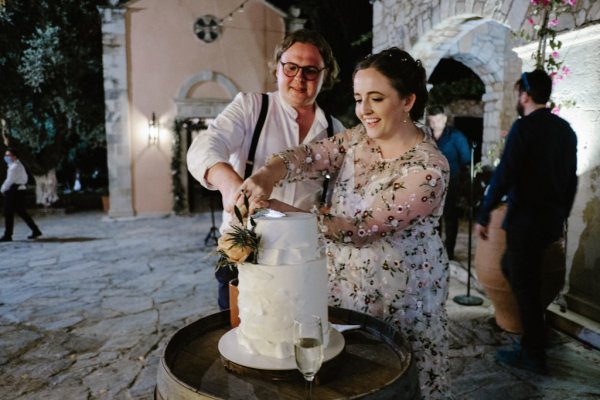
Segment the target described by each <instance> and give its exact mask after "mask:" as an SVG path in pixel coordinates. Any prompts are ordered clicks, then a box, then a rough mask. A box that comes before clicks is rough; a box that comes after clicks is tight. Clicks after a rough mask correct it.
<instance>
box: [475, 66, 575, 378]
mask: <svg viewBox="0 0 600 400" xmlns="http://www.w3.org/2000/svg"><path fill="white" fill-rule="evenodd" d="M515 88H516V89H517V90H518V93H519V95H518V96H519V97H518V103H517V111H518V112H519V115H520V116H521V118H519V119H518V120H517V121H515V122H514V123H513V126H512V128H511V130H510V132H509V134H508V138H507V140H506V147H505V149H504V152H503V153H502V157H501V159H500V164H499V165H498V167H497V168H496V169H495V170H494V173H493V175H492V178H491V180H490V185H489V187H488V189H487V191H486V194H485V196H484V199H483V202H482V205H481V208H480V211H479V215H478V217H477V225H476V226H475V232H476V233H477V234H478V235H479V238H480V239H481V240H487V238H488V235H487V233H488V232H487V225H488V223H489V220H490V213H491V211H492V210H493V209H494V208H495V207H497V206H498V204H499V203H500V201H501V199H502V197H503V196H505V195H508V210H507V213H506V217H505V219H504V221H503V225H502V228H503V229H504V230H505V231H506V250H505V253H504V256H503V258H502V272H503V273H504V275H505V276H506V279H507V280H508V282H509V284H510V286H511V288H512V291H513V293H514V295H515V298H516V300H517V305H518V307H519V316H520V319H521V323H522V326H523V335H522V337H521V342H520V344H518V345H516V346H514V347H511V348H509V349H500V350H498V351H497V352H496V359H497V360H498V361H500V362H502V363H505V364H508V365H512V366H516V367H520V368H526V369H530V370H533V371H535V372H539V373H544V372H545V371H546V353H545V350H544V348H545V321H544V307H543V306H542V303H541V299H540V292H541V278H542V272H541V271H542V254H543V252H544V250H545V249H547V248H548V247H549V246H550V245H551V244H552V243H553V242H555V241H557V240H559V239H560V238H561V237H562V236H563V235H564V231H565V223H566V221H567V218H568V217H569V214H570V212H571V208H572V206H573V201H574V199H575V193H576V190H577V175H576V172H577V136H576V134H575V132H574V131H573V129H571V126H570V125H569V123H568V122H567V121H565V120H564V119H562V118H560V117H559V116H557V115H554V114H552V112H551V111H550V109H549V108H547V107H546V103H547V102H548V100H549V99H550V94H551V93H552V80H551V79H550V77H549V76H548V74H547V73H546V72H545V71H543V70H535V71H533V72H525V73H523V74H522V75H521V79H519V80H518V81H517V82H516V84H515Z"/></svg>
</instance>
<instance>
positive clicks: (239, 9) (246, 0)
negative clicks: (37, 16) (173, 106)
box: [0, 0, 250, 25]
mask: <svg viewBox="0 0 600 400" xmlns="http://www.w3.org/2000/svg"><path fill="white" fill-rule="evenodd" d="M0 1H3V0H0ZM248 1H250V0H244V2H243V3H242V4H240V5H239V6H237V7H236V8H235V9H234V10H233V11H231V12H230V13H228V14H227V16H225V17H223V18H221V19H219V25H223V21H224V20H225V19H226V18H227V21H233V15H234V14H235V13H236V12H239V13H243V12H244V5H246V3H247V2H248Z"/></svg>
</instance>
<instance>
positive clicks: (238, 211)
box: [233, 206, 244, 224]
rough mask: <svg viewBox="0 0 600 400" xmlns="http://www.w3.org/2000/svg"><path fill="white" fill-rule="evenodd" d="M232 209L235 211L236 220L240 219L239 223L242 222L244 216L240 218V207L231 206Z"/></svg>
mask: <svg viewBox="0 0 600 400" xmlns="http://www.w3.org/2000/svg"><path fill="white" fill-rule="evenodd" d="M233 211H234V212H235V216H236V217H237V219H238V221H240V224H243V223H244V218H242V213H241V212H240V209H239V208H237V206H233Z"/></svg>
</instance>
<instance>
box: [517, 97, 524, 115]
mask: <svg viewBox="0 0 600 400" xmlns="http://www.w3.org/2000/svg"><path fill="white" fill-rule="evenodd" d="M517 113H518V114H519V117H524V116H525V109H524V108H523V105H522V104H521V102H520V101H517Z"/></svg>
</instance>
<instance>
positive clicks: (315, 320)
mask: <svg viewBox="0 0 600 400" xmlns="http://www.w3.org/2000/svg"><path fill="white" fill-rule="evenodd" d="M294 356H295V358H296V367H297V368H298V370H299V371H300V372H301V373H302V375H303V376H304V379H305V380H306V382H307V385H308V398H309V399H310V398H311V396H312V382H313V380H314V378H315V374H316V373H317V371H318V370H319V368H321V364H322V363H323V328H322V324H321V317H319V316H317V315H307V316H300V317H298V318H296V319H295V320H294Z"/></svg>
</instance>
